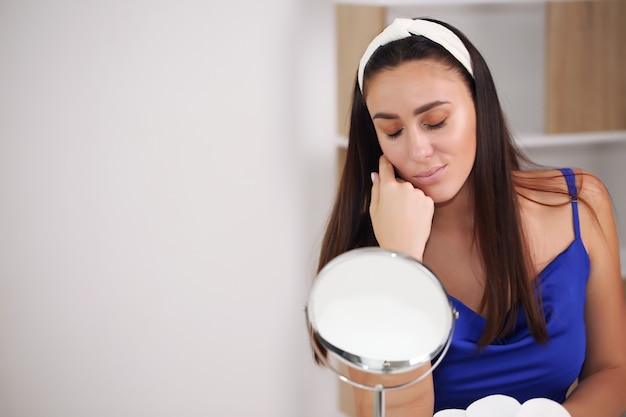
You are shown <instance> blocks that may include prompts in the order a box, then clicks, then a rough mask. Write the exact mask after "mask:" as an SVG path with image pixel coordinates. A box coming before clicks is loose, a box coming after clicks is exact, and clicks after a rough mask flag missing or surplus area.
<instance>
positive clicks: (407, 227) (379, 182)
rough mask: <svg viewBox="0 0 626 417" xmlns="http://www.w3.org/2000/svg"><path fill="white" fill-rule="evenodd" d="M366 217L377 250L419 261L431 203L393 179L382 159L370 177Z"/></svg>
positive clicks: (392, 170) (430, 215)
mask: <svg viewBox="0 0 626 417" xmlns="http://www.w3.org/2000/svg"><path fill="white" fill-rule="evenodd" d="M372 181H373V185H372V201H371V202H370V217H371V219H372V227H373V228H374V235H376V240H378V244H379V245H380V247H381V248H385V249H389V250H393V251H398V252H402V253H405V254H407V255H410V256H412V257H414V258H415V259H417V260H418V261H421V260H422V257H423V255H424V248H425V247H426V242H427V241H428V237H429V236H430V229H431V226H432V221H433V214H434V212H435V203H434V202H433V200H432V199H431V198H430V197H428V196H427V195H426V194H424V193H423V192H422V190H420V189H418V188H415V187H413V185H412V184H411V183H409V182H407V181H404V180H402V179H397V178H396V177H395V174H394V169H393V165H392V164H391V162H389V160H388V159H387V158H386V157H385V156H384V155H383V156H381V157H380V161H379V167H378V173H372Z"/></svg>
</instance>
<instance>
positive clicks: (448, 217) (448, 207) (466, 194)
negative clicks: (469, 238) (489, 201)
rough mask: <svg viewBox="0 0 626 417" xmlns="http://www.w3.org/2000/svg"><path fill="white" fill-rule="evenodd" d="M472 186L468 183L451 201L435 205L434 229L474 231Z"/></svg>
mask: <svg viewBox="0 0 626 417" xmlns="http://www.w3.org/2000/svg"><path fill="white" fill-rule="evenodd" d="M471 196H472V193H471V184H470V181H467V182H466V183H465V185H464V186H463V187H462V188H461V190H459V192H458V193H457V194H456V195H455V196H454V197H453V198H452V199H450V200H448V201H446V202H444V203H437V204H436V205H435V214H434V216H433V228H446V229H450V228H453V229H459V230H464V229H465V230H467V229H469V230H472V231H473V229H474V204H473V201H472V197H471Z"/></svg>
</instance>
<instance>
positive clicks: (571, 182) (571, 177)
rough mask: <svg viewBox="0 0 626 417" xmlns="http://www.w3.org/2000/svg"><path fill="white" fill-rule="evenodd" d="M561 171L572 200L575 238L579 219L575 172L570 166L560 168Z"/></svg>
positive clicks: (578, 231)
mask: <svg viewBox="0 0 626 417" xmlns="http://www.w3.org/2000/svg"><path fill="white" fill-rule="evenodd" d="M560 171H561V173H562V174H563V176H564V177H565V181H566V182H567V190H568V191H569V198H570V200H571V201H572V214H573V217H574V234H575V236H576V238H577V239H578V238H580V220H579V218H578V190H577V189H576V174H574V171H573V170H572V169H571V168H561V169H560Z"/></svg>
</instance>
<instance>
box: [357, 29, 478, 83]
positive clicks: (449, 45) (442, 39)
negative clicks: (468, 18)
mask: <svg viewBox="0 0 626 417" xmlns="http://www.w3.org/2000/svg"><path fill="white" fill-rule="evenodd" d="M411 35H422V36H424V37H426V38H428V39H430V40H431V41H433V42H435V43H438V44H439V45H441V46H443V47H444V48H446V50H448V52H450V53H451V54H452V56H454V57H455V58H456V59H457V61H459V62H460V63H461V65H463V66H464V67H465V69H467V71H468V72H469V73H470V75H471V76H472V77H473V76H474V73H473V71H472V60H471V58H470V54H469V51H468V50H467V48H466V47H465V45H464V44H463V42H462V41H461V39H459V37H458V36H456V35H455V34H454V32H452V31H451V30H450V29H448V28H447V27H445V26H442V25H440V24H438V23H435V22H431V21H429V20H422V19H415V20H413V19H406V18H397V19H395V20H394V21H393V23H391V24H390V25H389V26H387V27H386V28H385V30H383V31H382V32H381V33H379V34H378V36H376V37H375V38H374V39H373V40H372V42H370V44H369V45H368V47H367V49H366V50H365V53H364V54H363V56H362V57H361V62H360V63H359V74H358V77H359V87H360V88H361V92H363V72H364V71H365V65H367V62H368V61H369V60H370V58H371V57H372V55H373V54H374V52H375V51H376V50H377V49H378V48H379V47H381V46H383V45H386V44H388V43H389V42H393V41H397V40H398V39H404V38H408V37H409V36H411Z"/></svg>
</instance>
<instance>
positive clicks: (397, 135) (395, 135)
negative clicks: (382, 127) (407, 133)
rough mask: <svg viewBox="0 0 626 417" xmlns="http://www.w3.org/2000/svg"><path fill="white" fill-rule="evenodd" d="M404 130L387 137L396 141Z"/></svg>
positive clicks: (389, 134)
mask: <svg viewBox="0 0 626 417" xmlns="http://www.w3.org/2000/svg"><path fill="white" fill-rule="evenodd" d="M403 130H404V128H402V129H400V130H398V131H397V132H394V133H388V134H387V137H388V138H389V139H396V138H398V137H399V136H400V135H401V134H402V131H403Z"/></svg>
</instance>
